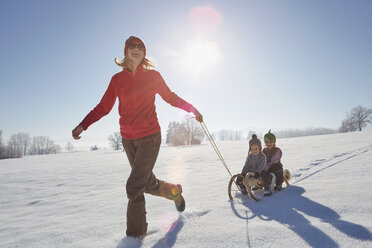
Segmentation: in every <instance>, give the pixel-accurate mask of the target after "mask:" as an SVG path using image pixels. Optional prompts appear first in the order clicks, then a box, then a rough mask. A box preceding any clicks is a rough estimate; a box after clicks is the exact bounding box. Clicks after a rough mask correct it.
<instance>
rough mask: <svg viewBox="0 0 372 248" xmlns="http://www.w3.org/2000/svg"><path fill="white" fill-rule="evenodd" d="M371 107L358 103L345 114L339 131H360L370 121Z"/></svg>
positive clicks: (371, 115)
mask: <svg viewBox="0 0 372 248" xmlns="http://www.w3.org/2000/svg"><path fill="white" fill-rule="evenodd" d="M371 117H372V109H369V108H365V107H363V106H361V105H358V106H356V107H354V108H352V110H351V111H350V113H348V114H346V118H345V119H344V120H343V121H342V124H341V127H340V129H339V131H340V132H353V131H356V130H359V131H362V128H363V127H366V126H367V124H368V123H372V121H371Z"/></svg>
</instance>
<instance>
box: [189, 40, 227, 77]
mask: <svg viewBox="0 0 372 248" xmlns="http://www.w3.org/2000/svg"><path fill="white" fill-rule="evenodd" d="M219 58H220V52H219V50H218V46H217V43H215V42H211V41H198V42H195V43H192V44H188V45H186V48H185V50H184V52H183V57H182V62H183V65H184V67H185V68H186V69H187V70H188V71H192V72H194V73H195V74H198V73H201V72H203V71H205V70H208V69H209V68H210V67H211V66H213V65H214V64H216V63H217V62H218V61H219Z"/></svg>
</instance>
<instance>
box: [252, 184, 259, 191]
mask: <svg viewBox="0 0 372 248" xmlns="http://www.w3.org/2000/svg"><path fill="white" fill-rule="evenodd" d="M251 189H252V190H253V191H256V190H259V189H260V187H258V186H257V185H255V186H253V187H252V188H251Z"/></svg>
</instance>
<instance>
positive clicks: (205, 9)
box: [189, 6, 222, 33]
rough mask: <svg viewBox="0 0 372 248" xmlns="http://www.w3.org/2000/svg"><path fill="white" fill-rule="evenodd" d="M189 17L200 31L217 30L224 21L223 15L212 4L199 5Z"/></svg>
mask: <svg viewBox="0 0 372 248" xmlns="http://www.w3.org/2000/svg"><path fill="white" fill-rule="evenodd" d="M189 19H190V22H191V24H192V25H193V27H194V29H196V30H198V31H200V32H208V33H209V32H211V31H215V30H216V29H217V28H218V26H219V25H220V24H221V23H222V16H221V14H220V12H218V10H216V9H215V8H213V7H211V6H199V7H196V8H193V9H192V10H191V11H190V13H189Z"/></svg>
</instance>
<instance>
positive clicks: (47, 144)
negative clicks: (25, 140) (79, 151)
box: [30, 136, 61, 155]
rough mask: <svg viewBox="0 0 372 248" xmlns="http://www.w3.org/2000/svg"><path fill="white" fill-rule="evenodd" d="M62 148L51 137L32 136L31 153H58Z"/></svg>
mask: <svg viewBox="0 0 372 248" xmlns="http://www.w3.org/2000/svg"><path fill="white" fill-rule="evenodd" d="M60 149H61V148H60V147H59V146H56V145H55V144H54V142H53V141H52V140H51V139H50V138H49V137H46V136H37V137H33V138H32V143H31V146H30V155H40V154H50V153H57V152H58V151H59V150H60Z"/></svg>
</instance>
